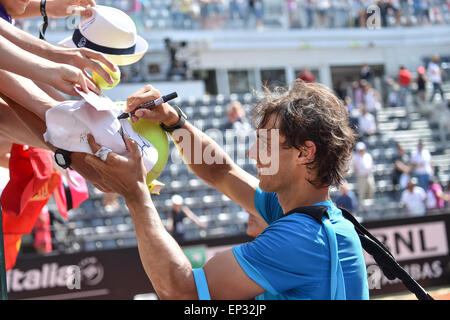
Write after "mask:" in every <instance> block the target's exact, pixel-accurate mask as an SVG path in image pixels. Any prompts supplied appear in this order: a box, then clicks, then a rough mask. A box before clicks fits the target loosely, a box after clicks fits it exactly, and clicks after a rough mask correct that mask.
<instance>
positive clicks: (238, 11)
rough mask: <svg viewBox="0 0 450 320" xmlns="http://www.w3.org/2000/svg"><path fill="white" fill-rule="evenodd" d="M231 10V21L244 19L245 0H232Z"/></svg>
mask: <svg viewBox="0 0 450 320" xmlns="http://www.w3.org/2000/svg"><path fill="white" fill-rule="evenodd" d="M229 11H230V13H229V14H230V19H231V21H235V20H239V21H242V20H244V18H245V16H244V3H243V0H230V5H229Z"/></svg>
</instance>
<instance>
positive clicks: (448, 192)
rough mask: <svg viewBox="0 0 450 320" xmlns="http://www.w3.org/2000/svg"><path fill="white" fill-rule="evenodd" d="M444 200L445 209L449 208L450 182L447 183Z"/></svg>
mask: <svg viewBox="0 0 450 320" xmlns="http://www.w3.org/2000/svg"><path fill="white" fill-rule="evenodd" d="M444 197H445V198H444V200H445V207H446V208H449V207H450V181H448V182H447V187H445V192H444Z"/></svg>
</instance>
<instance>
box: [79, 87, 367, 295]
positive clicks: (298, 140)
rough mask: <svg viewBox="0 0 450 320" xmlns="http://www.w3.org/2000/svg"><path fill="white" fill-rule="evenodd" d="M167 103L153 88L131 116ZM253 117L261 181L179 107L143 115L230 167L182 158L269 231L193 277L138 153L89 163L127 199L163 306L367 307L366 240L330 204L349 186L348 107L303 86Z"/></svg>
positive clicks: (270, 100) (271, 97)
mask: <svg viewBox="0 0 450 320" xmlns="http://www.w3.org/2000/svg"><path fill="white" fill-rule="evenodd" d="M160 96H161V94H160V92H159V91H158V90H157V89H155V88H153V87H152V86H150V85H149V86H146V87H144V88H143V89H141V90H139V91H138V92H136V93H135V94H134V95H133V96H131V97H130V98H129V99H128V110H127V111H128V112H130V111H133V110H134V109H135V108H136V107H137V106H139V105H140V104H142V103H144V102H147V101H150V100H153V99H156V98H159V97H160ZM255 111H256V114H257V121H256V126H257V135H258V139H257V141H256V143H255V145H253V146H252V147H251V149H250V155H251V157H253V158H255V159H256V161H257V167H258V178H256V177H254V176H252V175H250V174H249V173H247V172H245V171H244V170H243V169H241V168H240V167H238V166H237V165H236V164H235V163H234V162H233V161H232V160H231V159H230V158H229V157H228V156H227V155H226V154H225V152H224V151H223V150H222V149H221V148H220V147H219V146H218V145H217V144H216V143H215V142H213V141H212V140H211V139H210V138H209V137H208V136H206V135H205V134H204V133H202V132H201V131H200V130H198V129H197V128H195V127H194V126H193V125H192V124H191V123H189V122H188V121H186V120H185V119H184V116H183V113H182V112H180V109H179V108H178V107H176V108H174V107H172V106H170V105H168V104H163V105H161V106H160V107H158V108H155V109H152V110H139V111H137V112H136V114H135V115H136V116H137V117H138V118H143V119H148V120H150V121H153V122H161V123H162V127H163V128H165V129H166V130H167V131H169V132H170V133H171V135H172V138H173V140H174V141H175V143H177V144H178V146H180V145H182V144H183V140H184V143H186V142H187V140H191V142H192V143H191V145H194V144H196V143H197V144H199V145H201V146H202V155H203V154H208V153H209V152H203V151H205V150H209V151H211V150H212V152H211V153H212V154H214V155H215V157H222V158H223V159H225V160H226V161H224V162H222V163H213V164H208V163H207V162H206V161H203V162H202V163H198V162H199V161H194V157H195V152H189V151H192V150H187V149H186V148H184V150H183V148H180V150H181V152H182V156H183V158H184V161H185V162H186V164H187V165H188V166H189V168H190V169H191V170H192V172H194V173H195V174H196V175H197V176H198V177H200V178H201V179H203V180H204V181H205V182H207V183H208V184H209V185H211V186H213V187H214V188H216V189H217V190H219V191H221V192H222V193H224V194H225V195H226V196H228V197H229V198H231V199H232V200H234V201H235V202H237V203H238V204H239V205H241V206H242V207H243V208H244V209H245V210H246V211H247V212H249V213H251V214H255V215H260V216H261V217H262V218H263V219H264V220H265V221H266V222H267V224H268V227H267V228H266V229H264V231H263V232H262V233H261V234H260V235H259V236H258V237H257V238H256V239H254V240H253V241H251V242H248V243H244V244H241V245H237V246H235V247H233V248H232V249H230V250H227V251H224V252H223V253H220V254H218V255H216V256H214V257H213V258H211V259H210V260H209V261H207V263H206V264H205V265H204V266H203V268H200V269H194V270H193V269H192V267H191V264H190V263H189V260H188V259H187V258H186V256H185V255H184V254H183V251H182V250H181V248H180V247H179V245H178V243H177V242H176V241H175V240H174V239H173V238H172V237H171V236H170V234H169V233H168V232H167V231H166V230H165V228H164V226H163V224H162V222H161V219H160V218H159V216H158V212H157V211H156V209H155V207H154V205H153V203H152V199H151V197H150V195H149V193H148V191H147V187H146V185H145V170H144V166H143V163H142V160H141V158H140V154H139V151H138V148H137V145H136V143H135V142H134V141H132V140H130V139H126V144H127V147H128V149H129V150H130V154H129V156H128V157H123V156H119V155H117V154H114V153H110V154H109V155H108V157H107V158H106V160H105V162H103V161H101V160H100V159H98V158H96V157H95V156H93V155H88V156H87V158H86V162H88V163H89V164H90V165H91V166H93V167H94V168H95V169H96V170H98V172H99V174H100V176H102V179H103V183H104V184H105V185H107V186H108V187H109V188H110V189H112V190H113V191H114V192H117V193H119V194H121V195H122V196H123V197H124V198H125V200H126V203H127V206H128V208H129V210H130V214H131V217H132V218H133V221H134V225H135V230H136V236H137V241H138V248H139V253H140V257H141V260H142V264H143V266H144V269H145V271H146V273H147V275H148V277H149V279H150V280H151V282H152V285H153V287H154V288H155V290H156V293H157V294H158V296H159V297H160V298H161V299H251V298H256V299H271V300H274V299H275V300H277V299H352V300H353V299H368V298H369V293H368V285H367V275H366V268H365V263H364V258H363V253H362V247H361V243H360V240H359V238H358V236H357V234H356V232H355V230H354V227H353V225H352V224H351V223H350V222H348V221H347V220H346V219H344V218H343V216H342V213H341V211H340V210H339V209H338V208H337V207H336V206H335V204H334V203H333V202H332V201H331V200H330V195H329V188H330V186H332V185H338V184H339V183H340V182H342V181H343V178H344V174H345V172H346V170H347V165H348V162H349V160H350V158H351V154H352V149H353V146H354V136H353V132H352V130H351V129H350V128H349V127H348V118H347V112H346V110H345V108H344V106H343V104H342V103H341V101H340V100H339V99H338V98H337V97H336V96H335V95H334V94H333V93H331V92H330V91H329V90H328V89H327V88H326V87H324V86H323V85H320V84H317V83H305V82H303V81H301V80H297V81H296V82H295V83H294V84H293V86H292V87H291V88H290V89H286V90H284V91H280V90H276V91H273V92H270V91H268V92H266V94H265V97H264V98H263V99H262V100H261V101H259V103H258V104H257V105H256V110H255ZM272 133H275V134H272ZM277 136H278V137H279V139H276V137H277ZM274 137H275V138H274ZM90 145H91V148H92V151H93V152H94V153H95V152H96V151H97V150H98V149H99V148H100V145H98V144H97V143H96V142H95V141H94V140H93V139H92V137H91V138H90ZM263 154H266V155H268V157H266V158H268V159H269V160H270V161H267V159H264V157H262V155H263ZM197 156H198V155H197ZM276 161H279V165H277V166H275V165H274V163H275V162H276ZM218 162H220V161H218ZM273 168H277V170H272V169H273ZM318 205H321V206H325V207H326V210H327V216H324V217H323V218H322V220H321V222H322V223H320V222H318V221H316V220H315V219H314V218H312V217H311V216H309V215H306V214H302V211H301V209H297V208H299V207H305V206H318Z"/></svg>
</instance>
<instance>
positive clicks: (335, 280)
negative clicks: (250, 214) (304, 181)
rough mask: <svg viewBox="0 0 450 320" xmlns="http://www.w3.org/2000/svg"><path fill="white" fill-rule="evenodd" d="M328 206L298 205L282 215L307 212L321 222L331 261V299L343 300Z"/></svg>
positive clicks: (340, 267) (343, 294)
mask: <svg viewBox="0 0 450 320" xmlns="http://www.w3.org/2000/svg"><path fill="white" fill-rule="evenodd" d="M327 211H328V207H327V206H323V205H317V206H308V207H299V208H295V209H293V210H290V211H289V212H286V213H285V214H284V216H283V217H286V216H288V215H291V214H294V213H300V214H307V215H309V216H310V217H312V218H313V219H314V220H316V221H317V222H318V223H320V224H322V225H323V226H324V229H325V233H326V234H327V238H328V246H329V247H330V262H331V273H330V281H331V284H330V287H331V295H330V299H332V300H345V299H346V294H345V282H344V274H343V272H342V266H341V262H340V261H339V256H338V245H337V238H336V233H335V232H334V228H333V224H332V223H331V221H330V217H329V215H328V212H327Z"/></svg>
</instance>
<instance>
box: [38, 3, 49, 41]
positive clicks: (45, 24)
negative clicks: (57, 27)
mask: <svg viewBox="0 0 450 320" xmlns="http://www.w3.org/2000/svg"><path fill="white" fill-rule="evenodd" d="M46 4H47V0H41V6H40V10H41V15H42V17H43V18H44V22H43V23H42V25H41V28H40V29H39V39H41V40H45V37H44V35H45V32H46V31H47V27H48V17H47V11H46V10H45V5H46Z"/></svg>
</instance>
